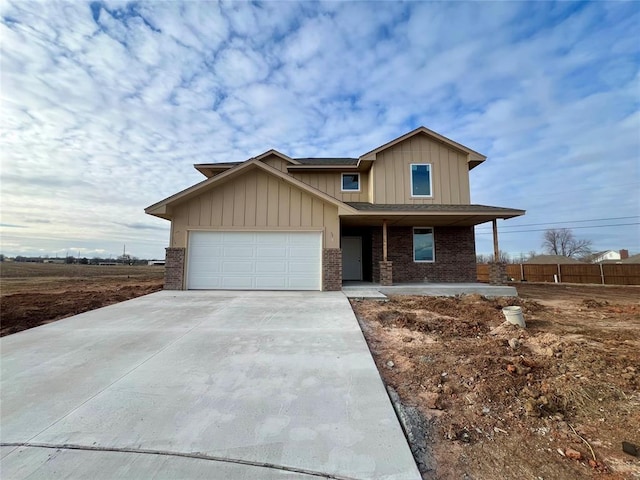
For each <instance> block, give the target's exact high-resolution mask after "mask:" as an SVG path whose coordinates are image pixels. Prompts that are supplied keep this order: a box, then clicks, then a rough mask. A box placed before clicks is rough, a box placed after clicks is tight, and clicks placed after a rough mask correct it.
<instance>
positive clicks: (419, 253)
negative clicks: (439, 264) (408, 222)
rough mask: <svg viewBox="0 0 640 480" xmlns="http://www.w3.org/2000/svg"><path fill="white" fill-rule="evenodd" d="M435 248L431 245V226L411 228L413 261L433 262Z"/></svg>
mask: <svg viewBox="0 0 640 480" xmlns="http://www.w3.org/2000/svg"><path fill="white" fill-rule="evenodd" d="M434 260H435V249H434V245H433V228H423V227H416V228H414V229H413V261H414V262H433V261H434Z"/></svg>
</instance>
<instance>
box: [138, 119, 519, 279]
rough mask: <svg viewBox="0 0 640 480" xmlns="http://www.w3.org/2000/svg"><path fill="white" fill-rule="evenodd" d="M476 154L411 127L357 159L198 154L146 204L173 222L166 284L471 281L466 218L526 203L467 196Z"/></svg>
mask: <svg viewBox="0 0 640 480" xmlns="http://www.w3.org/2000/svg"><path fill="white" fill-rule="evenodd" d="M485 159H486V157H485V156H484V155H481V154H479V153H478V152H475V151H473V150H471V149H469V148H467V147H465V146H463V145H460V144H458V143H456V142H454V141H452V140H450V139H448V138H446V137H443V136H442V135H439V134H437V133H435V132H433V131H431V130H429V129H427V128H424V127H420V128H417V129H416V130H413V131H411V132H409V133H407V134H405V135H403V136H401V137H399V138H396V139H395V140H392V141H390V142H389V143H386V144H384V145H382V146H380V147H377V148H375V149H374V150H371V151H370V152H367V153H365V154H363V155H361V156H360V157H358V158H290V157H288V156H287V155H284V154H282V153H280V152H277V151H275V150H269V151H267V152H265V153H263V154H262V155H259V156H257V157H255V158H250V159H248V160H246V161H244V162H234V163H210V164H199V165H195V168H196V169H197V170H198V171H200V172H201V173H202V174H203V175H204V176H205V177H207V179H206V180H204V181H203V182H201V183H198V184H196V185H194V186H192V187H190V188H187V189H186V190H183V191H182V192H179V193H176V194H175V195H173V196H171V197H169V198H166V199H164V200H162V201H161V202H158V203H156V204H154V205H151V206H150V207H148V208H147V209H146V210H145V211H146V213H148V214H150V215H154V216H157V217H160V218H164V219H167V220H170V221H171V237H170V246H169V248H167V255H166V267H165V268H166V283H165V288H168V289H243V290H244V289H261V290H339V289H341V288H342V282H343V281H345V280H363V281H370V282H378V283H381V284H382V285H390V284H391V283H392V282H395V283H403V282H475V281H476V260H475V238H474V230H473V227H474V225H477V224H480V223H484V222H488V221H492V220H495V219H498V218H501V219H506V218H512V217H516V216H519V215H523V214H524V213H525V212H524V211H523V210H516V209H511V208H500V207H492V206H485V205H474V204H471V199H470V188H469V171H470V170H471V169H473V168H475V167H477V166H478V165H480V164H481V163H482V162H483V161H484V160H485Z"/></svg>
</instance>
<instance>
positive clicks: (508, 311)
mask: <svg viewBox="0 0 640 480" xmlns="http://www.w3.org/2000/svg"><path fill="white" fill-rule="evenodd" d="M502 313H503V315H504V318H506V319H507V322H509V323H511V324H513V325H518V326H519V327H522V328H525V327H526V326H527V325H526V324H525V323H524V316H523V315H522V309H521V308H520V307H504V308H503V309H502Z"/></svg>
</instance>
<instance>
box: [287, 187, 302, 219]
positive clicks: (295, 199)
mask: <svg viewBox="0 0 640 480" xmlns="http://www.w3.org/2000/svg"><path fill="white" fill-rule="evenodd" d="M301 200H302V191H301V190H298V189H297V188H292V189H291V197H290V199H289V205H290V217H289V218H290V222H291V226H292V227H299V226H300V225H302V221H301V218H300V211H301V209H302V206H301V205H300V202H301Z"/></svg>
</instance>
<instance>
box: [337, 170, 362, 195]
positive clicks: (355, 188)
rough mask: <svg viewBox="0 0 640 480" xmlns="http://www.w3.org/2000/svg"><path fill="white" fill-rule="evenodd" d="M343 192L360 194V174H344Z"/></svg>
mask: <svg viewBox="0 0 640 480" xmlns="http://www.w3.org/2000/svg"><path fill="white" fill-rule="evenodd" d="M341 190H342V191H343V192H359V191H360V174H359V173H343V174H342V189H341Z"/></svg>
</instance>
